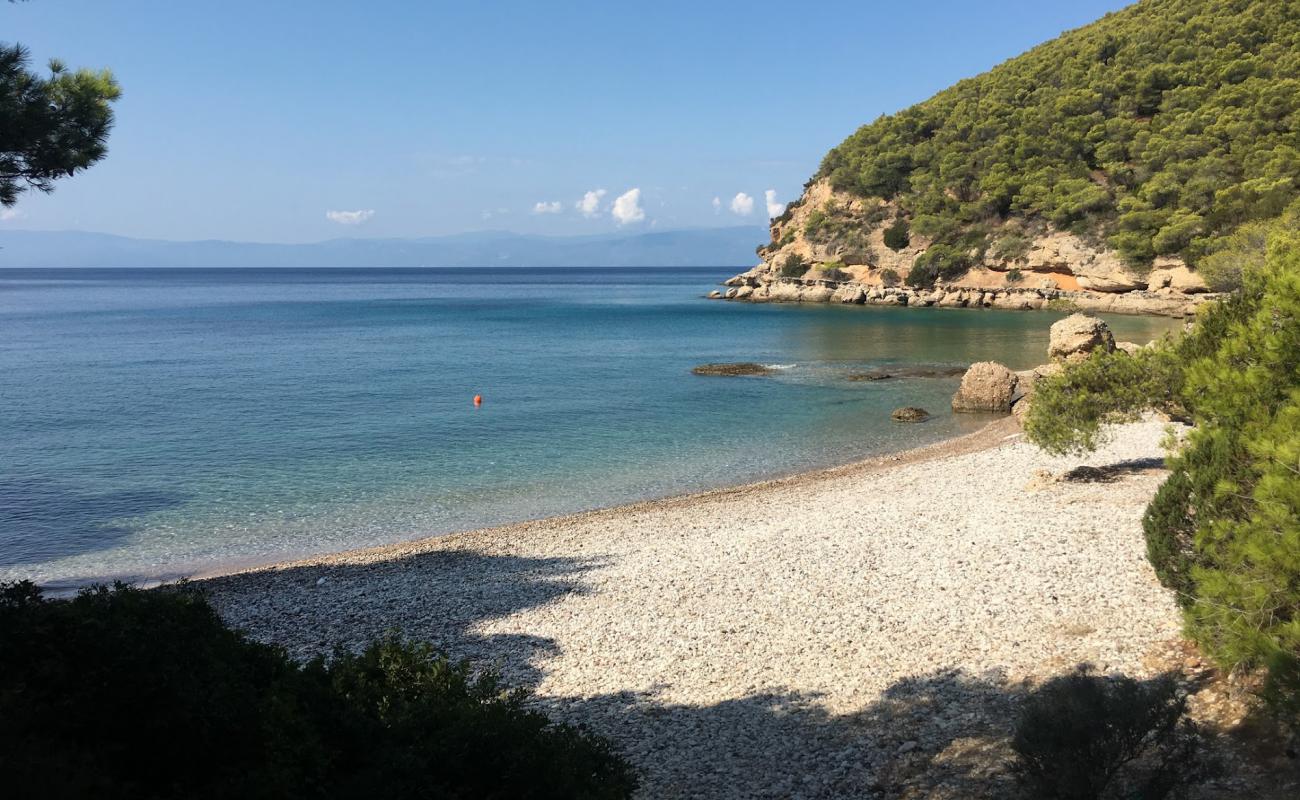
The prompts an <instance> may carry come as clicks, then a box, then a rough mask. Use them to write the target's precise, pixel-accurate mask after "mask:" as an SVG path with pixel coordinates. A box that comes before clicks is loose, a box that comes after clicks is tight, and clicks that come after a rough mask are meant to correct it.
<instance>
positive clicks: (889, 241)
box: [885, 217, 912, 252]
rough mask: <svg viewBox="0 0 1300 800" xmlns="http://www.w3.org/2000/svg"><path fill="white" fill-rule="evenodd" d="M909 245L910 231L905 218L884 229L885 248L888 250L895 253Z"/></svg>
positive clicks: (910, 241)
mask: <svg viewBox="0 0 1300 800" xmlns="http://www.w3.org/2000/svg"><path fill="white" fill-rule="evenodd" d="M911 243H912V231H911V228H910V227H909V226H908V224H907V220H906V219H905V218H903V217H899V218H898V219H896V220H894V224H893V225H890V226H889V227H888V228H885V247H888V248H889V249H890V250H893V251H895V252H897V251H899V250H902V249H903V248H904V247H907V246H908V245H909V244H911Z"/></svg>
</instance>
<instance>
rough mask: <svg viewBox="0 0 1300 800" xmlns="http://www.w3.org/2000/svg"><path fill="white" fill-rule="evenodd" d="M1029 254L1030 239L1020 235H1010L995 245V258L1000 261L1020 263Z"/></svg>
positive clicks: (1001, 238)
mask: <svg viewBox="0 0 1300 800" xmlns="http://www.w3.org/2000/svg"><path fill="white" fill-rule="evenodd" d="M1028 252H1029V239H1027V238H1026V237H1024V236H1021V235H1020V234H1018V233H1008V234H1006V235H1005V236H1002V237H1000V238H999V239H998V240H997V241H996V242H994V244H993V257H994V258H996V259H998V260H999V261H1018V260H1020V259H1022V258H1024V257H1025V255H1026V254H1027V253H1028Z"/></svg>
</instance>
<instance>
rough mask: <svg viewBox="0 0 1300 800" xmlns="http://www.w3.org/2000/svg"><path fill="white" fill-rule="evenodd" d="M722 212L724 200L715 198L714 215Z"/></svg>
mask: <svg viewBox="0 0 1300 800" xmlns="http://www.w3.org/2000/svg"><path fill="white" fill-rule="evenodd" d="M721 210H722V198H721V197H715V198H713V213H714V214H716V213H718V212H719V211H721Z"/></svg>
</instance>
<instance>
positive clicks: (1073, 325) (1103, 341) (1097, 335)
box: [1047, 314, 1115, 361]
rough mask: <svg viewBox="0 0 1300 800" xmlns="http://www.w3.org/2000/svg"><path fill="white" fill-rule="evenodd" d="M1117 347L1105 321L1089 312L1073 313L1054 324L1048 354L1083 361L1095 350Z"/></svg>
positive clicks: (1068, 359)
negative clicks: (1088, 313)
mask: <svg viewBox="0 0 1300 800" xmlns="http://www.w3.org/2000/svg"><path fill="white" fill-rule="evenodd" d="M1098 349H1100V350H1103V351H1105V352H1107V353H1109V352H1111V351H1113V350H1114V349H1115V337H1114V335H1112V334H1111V332H1110V328H1109V327H1108V326H1107V325H1106V323H1105V322H1103V321H1101V320H1100V319H1098V318H1097V317H1090V316H1088V315H1087V314H1071V315H1070V316H1068V317H1066V318H1065V319H1063V320H1061V321H1059V322H1057V323H1056V324H1054V325H1052V338H1051V343H1050V344H1049V345H1048V347H1047V355H1048V356H1049V357H1051V358H1054V359H1060V360H1063V361H1082V360H1083V359H1085V358H1087V357H1088V356H1089V355H1090V354H1091V353H1092V352H1093V351H1094V350H1098Z"/></svg>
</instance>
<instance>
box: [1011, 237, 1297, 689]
mask: <svg viewBox="0 0 1300 800" xmlns="http://www.w3.org/2000/svg"><path fill="white" fill-rule="evenodd" d="M1242 281H1243V287H1242V290H1241V292H1240V293H1239V294H1237V295H1234V296H1231V297H1230V298H1228V299H1225V300H1223V301H1220V302H1219V303H1216V304H1213V305H1211V306H1209V307H1208V309H1207V310H1206V311H1204V312H1203V313H1202V314H1201V316H1200V317H1199V318H1198V319H1197V320H1196V323H1195V325H1194V326H1193V328H1192V330H1191V331H1190V332H1189V333H1187V334H1186V335H1184V336H1182V337H1180V338H1178V339H1173V340H1169V341H1166V342H1165V343H1163V344H1162V345H1161V346H1160V347H1157V348H1154V349H1152V350H1144V351H1142V352H1140V353H1137V354H1135V355H1133V356H1130V357H1127V358H1124V357H1120V356H1119V355H1116V354H1094V355H1093V356H1092V357H1090V358H1089V359H1088V360H1087V361H1084V362H1082V363H1079V364H1072V365H1068V366H1067V367H1066V369H1065V370H1063V371H1062V372H1061V373H1060V374H1059V375H1056V376H1053V377H1049V378H1046V379H1044V380H1043V381H1041V382H1040V383H1039V384H1038V385H1037V386H1036V387H1035V394H1034V402H1033V404H1032V406H1031V407H1030V412H1029V418H1028V420H1027V423H1026V432H1027V434H1028V436H1029V437H1030V439H1031V440H1032V441H1034V442H1036V443H1038V444H1040V445H1041V446H1043V447H1045V448H1046V449H1048V450H1050V451H1053V452H1066V451H1070V450H1089V449H1092V448H1093V447H1095V446H1096V445H1097V443H1098V442H1099V441H1100V437H1099V433H1100V430H1101V428H1100V426H1101V425H1102V424H1104V423H1106V422H1109V421H1113V420H1115V419H1122V418H1126V417H1130V416H1132V415H1133V414H1135V413H1137V412H1138V411H1140V410H1142V409H1143V408H1149V407H1153V406H1154V407H1162V406H1163V407H1165V408H1169V409H1173V410H1175V411H1176V412H1177V413H1179V414H1180V415H1183V416H1189V417H1190V419H1191V420H1192V421H1194V422H1195V427H1194V428H1193V429H1192V430H1191V432H1190V433H1189V434H1188V436H1187V439H1186V442H1185V443H1184V444H1183V445H1182V447H1181V449H1180V450H1179V451H1178V452H1177V453H1176V454H1175V455H1174V456H1173V457H1172V458H1171V459H1170V460H1169V467H1170V470H1171V476H1170V477H1169V479H1168V480H1167V482H1166V483H1165V485H1164V487H1162V488H1161V490H1160V492H1159V493H1158V494H1157V496H1156V498H1155V500H1154V501H1153V502H1152V504H1151V506H1150V507H1149V508H1148V510H1147V514H1146V517H1145V520H1144V529H1145V533H1146V536H1147V547H1148V553H1149V555H1150V556H1151V558H1152V562H1153V565H1154V567H1155V569H1156V573H1157V575H1158V576H1159V577H1160V578H1161V580H1162V581H1164V582H1165V584H1166V585H1167V586H1170V587H1171V588H1173V589H1175V590H1176V591H1178V592H1179V593H1180V596H1181V600H1182V602H1183V604H1184V606H1185V607H1186V615H1185V616H1186V621H1187V629H1188V632H1189V634H1190V635H1191V636H1192V637H1193V638H1194V639H1195V640H1196V641H1197V642H1198V643H1199V644H1200V645H1201V647H1202V648H1203V649H1204V650H1205V651H1206V653H1207V654H1208V655H1210V656H1211V657H1213V658H1214V659H1215V660H1216V661H1217V662H1218V663H1219V664H1220V665H1221V666H1223V667H1224V668H1237V667H1244V668H1247V669H1252V668H1260V669H1263V670H1265V672H1266V675H1267V678H1268V680H1267V686H1266V694H1267V696H1268V697H1269V699H1270V700H1271V701H1272V702H1273V703H1274V704H1275V705H1277V706H1278V707H1281V708H1283V709H1288V710H1291V711H1296V710H1300V558H1298V557H1297V553H1300V236H1296V235H1295V234H1293V233H1290V232H1287V231H1285V230H1284V229H1283V230H1274V231H1273V235H1272V236H1271V238H1270V240H1269V243H1268V256H1267V259H1266V260H1265V262H1264V264H1263V265H1262V266H1248V268H1247V270H1246V271H1245V273H1244V274H1243V278H1242Z"/></svg>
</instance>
